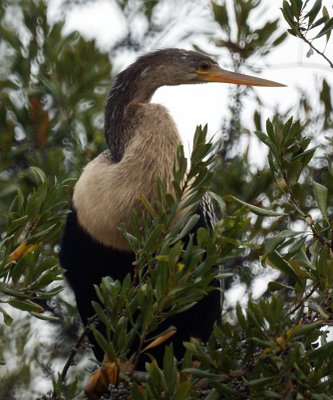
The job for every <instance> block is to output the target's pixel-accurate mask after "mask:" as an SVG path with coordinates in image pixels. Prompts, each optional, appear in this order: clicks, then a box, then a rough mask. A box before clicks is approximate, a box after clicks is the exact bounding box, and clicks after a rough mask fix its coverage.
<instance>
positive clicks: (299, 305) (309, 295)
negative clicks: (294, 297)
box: [289, 285, 317, 315]
mask: <svg viewBox="0 0 333 400" xmlns="http://www.w3.org/2000/svg"><path fill="white" fill-rule="evenodd" d="M316 289H317V285H315V286H313V288H312V289H311V290H310V292H309V293H308V294H307V295H306V296H305V297H304V298H303V299H302V300H301V301H300V302H299V303H298V304H297V306H295V307H294V308H293V309H292V310H291V311H290V313H289V314H290V315H291V314H294V313H295V312H296V311H297V310H298V309H299V308H301V307H302V305H303V304H304V303H305V302H306V301H307V300H308V299H309V298H310V297H311V296H312V295H313V293H314V292H315V291H316Z"/></svg>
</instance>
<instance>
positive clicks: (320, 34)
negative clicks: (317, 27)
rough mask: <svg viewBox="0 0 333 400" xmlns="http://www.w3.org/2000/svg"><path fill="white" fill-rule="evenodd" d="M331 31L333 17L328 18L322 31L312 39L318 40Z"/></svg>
mask: <svg viewBox="0 0 333 400" xmlns="http://www.w3.org/2000/svg"><path fill="white" fill-rule="evenodd" d="M332 29H333V17H332V18H330V19H329V20H328V21H327V22H326V24H325V25H324V27H323V29H322V30H321V31H320V32H319V33H318V35H317V36H315V37H314V39H318V38H320V37H322V36H324V35H326V34H328V33H330V32H331V31H332Z"/></svg>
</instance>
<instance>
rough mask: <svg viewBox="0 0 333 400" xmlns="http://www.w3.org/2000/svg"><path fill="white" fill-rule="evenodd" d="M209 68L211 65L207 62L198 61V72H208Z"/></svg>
mask: <svg viewBox="0 0 333 400" xmlns="http://www.w3.org/2000/svg"><path fill="white" fill-rule="evenodd" d="M210 68H211V63H210V62H209V61H206V60H204V61H200V63H199V65H198V70H199V71H208V70H209V69H210Z"/></svg>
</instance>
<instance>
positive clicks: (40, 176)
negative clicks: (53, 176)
mask: <svg viewBox="0 0 333 400" xmlns="http://www.w3.org/2000/svg"><path fill="white" fill-rule="evenodd" d="M29 170H30V171H32V172H33V175H34V176H35V177H37V178H38V180H39V181H40V182H41V183H45V182H46V175H45V173H44V171H42V170H41V169H40V168H37V167H33V166H32V167H30V168H29Z"/></svg>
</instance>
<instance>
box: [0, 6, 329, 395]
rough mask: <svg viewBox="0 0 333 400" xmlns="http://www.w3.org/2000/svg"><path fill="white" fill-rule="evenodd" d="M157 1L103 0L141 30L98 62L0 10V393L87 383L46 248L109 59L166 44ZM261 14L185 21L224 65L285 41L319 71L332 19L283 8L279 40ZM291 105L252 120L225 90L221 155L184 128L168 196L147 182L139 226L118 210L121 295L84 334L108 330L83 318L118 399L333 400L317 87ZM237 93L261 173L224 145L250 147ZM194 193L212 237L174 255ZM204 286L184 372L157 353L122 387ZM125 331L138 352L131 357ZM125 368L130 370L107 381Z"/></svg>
mask: <svg viewBox="0 0 333 400" xmlns="http://www.w3.org/2000/svg"><path fill="white" fill-rule="evenodd" d="M78 3H84V2H78ZM166 3H167V2H166V1H162V0H161V1H152V2H145V1H140V0H137V1H135V0H133V1H117V5H118V6H119V9H120V10H121V11H122V13H123V16H124V17H125V18H126V20H127V21H130V20H132V21H133V19H134V18H141V20H142V19H144V20H145V22H146V23H145V24H144V26H145V28H144V31H143V32H141V35H138V34H137V32H134V28H133V27H132V26H135V24H134V25H131V24H130V23H129V25H128V30H127V32H126V33H125V34H124V37H123V38H121V39H120V40H119V42H117V43H115V44H114V45H113V47H112V48H110V49H109V50H110V55H111V59H110V57H109V56H108V55H107V54H105V53H103V52H101V51H100V50H99V49H98V47H97V45H96V43H95V41H94V40H86V39H84V38H83V37H82V36H80V34H78V33H76V32H75V33H70V34H64V33H63V32H64V30H63V28H64V22H63V20H61V21H59V22H53V23H50V22H49V20H48V18H47V11H48V10H47V4H46V3H45V2H43V1H41V0H27V1H25V2H23V3H22V4H21V2H16V1H14V0H11V1H10V0H7V1H3V2H2V3H1V5H0V40H1V42H0V199H1V202H0V312H1V315H2V319H1V320H0V335H1V341H0V361H1V365H0V376H1V380H0V397H1V398H4V399H5V398H6V399H7V398H8V399H11V398H13V399H15V398H17V399H18V398H20V399H21V398H24V399H36V398H37V397H38V396H43V399H53V400H60V399H71V398H73V397H74V394H75V393H76V392H78V391H80V390H81V389H82V386H83V381H84V380H86V376H84V374H83V371H85V367H86V366H87V357H89V356H90V353H89V349H88V348H87V346H86V345H85V344H84V336H85V335H82V330H83V328H82V327H80V325H79V323H78V317H77V315H76V313H75V306H74V305H73V300H72V297H71V296H70V294H69V292H70V290H69V289H68V288H67V287H66V282H65V281H64V280H63V271H62V269H61V268H60V266H59V263H58V258H57V254H58V251H59V248H58V244H59V238H60V235H61V231H62V226H63V222H64V219H65V217H66V215H67V213H68V206H69V203H70V196H71V190H72V187H73V184H74V183H75V180H76V178H77V177H78V175H79V174H80V171H81V169H82V167H83V166H84V165H85V164H86V163H87V162H88V161H89V160H91V159H92V158H94V157H95V156H96V155H97V154H99V153H100V152H101V151H102V150H103V149H104V148H105V144H104V139H103V114H102V112H103V106H104V99H105V96H106V94H107V91H108V89H109V87H110V85H111V82H112V74H113V70H112V62H113V61H114V58H116V57H117V55H118V54H120V53H121V52H122V51H123V50H124V49H126V50H129V51H132V52H136V51H138V50H140V51H144V50H145V46H147V45H148V44H150V43H152V42H153V41H154V40H157V39H158V38H160V37H163V36H165V35H168V34H169V32H170V20H169V19H168V18H165V19H161V18H160V15H161V12H162V11H163V7H167V4H166ZM173 3H175V4H173ZM179 3H181V4H182V7H180V8H179V9H177V10H178V11H182V12H184V13H186V12H187V11H188V10H189V8H187V7H192V6H193V5H195V4H196V2H195V1H194V0H193V2H192V1H190V2H184V3H183V2H172V4H171V7H170V10H171V8H172V6H175V7H176V4H178V6H179ZM185 3H186V4H188V6H187V5H186V4H185ZM69 6H71V7H77V6H79V4H76V3H75V4H74V3H72V2H64V9H63V10H65V7H69ZM169 6H170V5H169ZM261 7H262V2H261V1H260V0H237V1H235V2H234V3H233V7H230V4H229V3H228V4H226V2H223V1H222V2H212V4H210V3H209V4H208V3H207V7H206V8H205V7H203V8H202V10H201V9H200V10H201V11H202V12H207V9H209V12H210V14H209V15H210V18H211V21H210V22H209V23H210V24H211V27H212V29H213V28H214V34H210V37H208V39H211V41H212V42H213V43H214V48H215V50H216V52H219V51H221V52H222V53H223V54H224V59H229V60H230V64H231V65H232V68H233V69H234V70H237V71H239V70H242V71H245V70H246V69H247V70H252V71H255V72H257V65H256V60H257V59H258V58H260V59H261V61H263V62H264V60H266V59H267V58H266V57H268V56H269V55H270V53H271V52H273V51H274V50H275V49H276V47H278V46H280V45H281V44H282V43H284V41H285V40H286V39H287V37H288V35H289V34H290V35H292V36H294V37H296V38H298V40H301V41H304V43H305V44H306V45H307V46H308V47H309V52H308V56H309V57H310V56H311V55H312V54H313V53H317V54H319V55H320V56H321V57H322V58H323V60H325V63H327V65H328V66H329V68H332V66H333V64H332V59H331V58H330V56H329V55H327V54H326V52H325V48H323V49H322V48H321V47H320V45H321V43H322V42H321V41H322V40H323V39H324V40H325V41H326V44H330V43H331V41H330V40H331V32H332V29H333V17H332V15H330V12H331V11H330V10H327V8H325V7H324V6H323V5H322V1H321V0H285V1H283V2H282V3H281V11H282V13H281V15H282V16H283V18H284V20H285V21H286V23H287V24H288V26H289V28H288V32H286V31H284V30H283V29H282V28H281V23H280V21H279V20H278V19H275V20H270V21H268V22H267V20H266V19H264V18H263V19H262V20H263V21H264V22H260V21H259V22H258V23H257V24H256V25H255V26H254V24H252V22H251V21H253V16H254V15H256V13H258V10H259V11H260V10H261ZM64 15H65V11H64ZM170 15H172V12H171V11H170ZM205 15H206V14H205ZM14 16H15V18H14ZM176 25H177V24H176ZM174 28H175V27H174ZM178 28H179V26H178ZM194 33H196V34H198V33H200V32H199V31H196V32H194ZM178 35H180V36H181V34H179V30H178ZM182 35H183V37H181V38H182V39H184V37H185V36H188V32H185V31H183V32H182ZM201 35H202V37H206V38H207V33H206V34H205V35H204V33H203V32H202V33H201ZM190 39H191V40H192V39H193V41H195V39H194V36H193V37H190ZM177 40H180V37H177ZM172 45H173V46H176V47H177V42H176V43H172ZM202 47H203V45H201V50H202V51H205V48H202ZM196 48H198V46H196ZM207 48H208V45H207ZM210 49H211V45H210ZM92 60H93V62H92ZM261 65H263V63H262V64H261ZM300 93H301V96H300V101H299V103H297V104H295V106H294V107H293V108H292V109H290V110H288V111H287V112H281V111H280V110H275V111H274V112H271V115H270V118H269V119H268V120H267V121H266V122H264V118H263V111H264V110H263V109H264V105H263V103H262V101H261V99H260V98H259V97H258V95H257V94H256V92H255V91H254V90H253V89H251V88H247V89H244V88H243V87H234V88H232V89H230V96H229V103H228V104H229V109H228V113H227V114H226V117H225V119H224V121H223V125H222V134H221V140H220V142H219V143H217V144H216V145H213V144H212V143H209V142H207V139H206V128H198V129H197V132H196V134H195V137H194V143H193V150H192V155H191V160H189V161H187V160H186V159H185V157H184V155H183V151H182V149H179V152H178V155H177V163H176V165H175V169H174V178H175V179H174V189H175V193H174V195H171V194H169V193H166V192H165V188H164V185H163V182H157V183H156V184H157V188H158V193H159V199H158V202H157V203H156V204H150V203H149V202H148V201H147V200H146V199H144V198H143V199H142V201H143V203H144V205H145V207H146V210H147V217H146V219H145V221H144V226H143V228H142V229H140V227H139V223H138V221H137V218H136V216H135V215H133V217H132V220H133V227H132V228H133V229H132V232H131V233H128V232H126V231H125V230H124V229H123V234H124V236H125V237H126V238H127V240H128V241H129V243H130V245H131V247H132V248H133V250H134V251H135V253H136V255H137V257H136V264H135V268H136V269H135V271H136V272H135V274H134V276H133V277H132V278H131V277H128V278H126V279H125V280H124V281H123V282H115V281H113V280H112V278H110V277H106V278H105V279H104V280H103V281H102V283H101V285H100V286H99V287H96V290H97V293H98V297H99V299H100V301H101V303H100V304H97V303H95V304H94V308H95V311H96V316H92V317H93V318H92V321H93V320H96V318H98V319H99V320H100V321H101V322H102V323H103V324H104V325H105V327H106V329H105V331H103V332H104V333H101V332H99V331H97V330H96V329H95V328H94V326H93V323H92V324H91V326H90V327H88V328H86V330H87V329H90V328H91V329H93V330H94V334H95V337H96V340H97V341H98V343H99V344H100V346H101V347H102V348H103V350H104V351H105V353H106V354H107V355H108V358H109V360H110V361H113V362H116V363H117V364H118V367H119V368H120V375H119V382H118V383H121V385H122V386H124V387H125V388H126V390H127V391H129V392H130V393H131V396H132V398H134V399H137V400H156V399H174V400H176V399H177V400H182V399H196V398H205V399H207V400H214V399H318V400H324V399H331V398H332V397H333V365H332V363H333V361H332V360H333V341H332V340H331V338H330V326H331V325H332V323H333V293H332V291H333V258H332V254H333V245H332V243H333V236H332V232H333V226H332V212H333V211H332V210H333V198H332V193H333V183H332V182H333V179H332V178H333V166H332V153H333V147H332V145H333V143H332V130H333V122H332V121H333V108H332V89H331V86H330V83H329V82H328V81H327V80H325V79H321V80H320V85H319V86H318V90H317V92H316V93H314V94H311V96H310V95H309V94H308V93H306V91H305V90H304V89H300ZM249 97H251V98H252V99H254V101H255V102H256V105H257V107H256V108H255V111H254V113H253V127H254V128H253V131H254V134H253V136H255V137H256V138H258V140H259V141H260V143H261V144H262V145H265V146H266V148H267V150H268V153H267V154H268V156H267V164H266V166H265V167H264V168H263V169H261V170H255V169H254V168H252V167H251V160H250V159H249V157H248V154H247V152H246V151H245V152H244V153H242V152H240V150H239V148H240V143H241V141H242V140H243V139H244V137H248V135H249V127H248V126H247V127H244V126H243V118H242V117H243V115H242V113H243V107H242V106H243V105H244V104H245V102H246V100H247V99H248V98H249ZM203 122H204V121H203ZM251 129H252V128H251ZM186 171H189V172H187V175H186ZM185 175H186V178H185ZM207 190H210V191H211V196H212V197H213V198H214V199H215V201H216V209H217V211H218V214H219V215H220V219H219V221H218V222H217V223H216V225H215V230H214V234H213V235H210V234H209V232H208V231H207V230H205V229H202V228H201V229H200V230H199V231H198V232H197V234H196V235H195V237H192V238H191V240H189V241H188V242H186V243H184V242H183V240H182V239H183V238H184V237H185V236H186V235H187V233H188V232H189V231H191V228H192V227H193V226H195V223H196V222H197V216H196V215H195V214H194V213H193V212H192V214H191V216H188V215H187V216H186V217H184V218H183V220H182V221H180V222H179V223H177V224H176V225H174V224H173V223H172V222H173V220H174V216H175V214H176V212H177V211H178V210H179V209H180V208H184V207H187V206H190V207H193V206H195V205H196V204H197V202H198V200H199V199H200V198H201V196H202V195H203V193H204V192H205V191H207ZM185 193H186V201H185V203H184V201H183V200H182V199H183V198H184V194H185ZM218 264H219V265H221V266H222V267H221V268H215V267H214V265H218ZM274 271H275V272H274ZM216 274H217V275H218V276H219V278H220V279H221V281H222V282H224V286H225V292H226V294H225V302H224V310H223V323H222V325H221V326H215V328H214V330H213V332H212V334H211V337H210V340H209V341H208V343H199V342H198V341H197V340H195V339H193V340H192V341H191V342H189V343H186V344H185V346H186V349H187V352H186V356H185V358H184V360H182V361H181V360H175V358H174V356H173V350H172V346H169V347H167V349H166V352H165V357H164V362H163V365H157V363H156V362H155V361H154V362H152V363H151V364H150V365H149V366H147V374H145V376H144V379H143V382H137V379H134V378H135V374H134V370H135V361H136V359H137V355H138V354H139V353H140V351H142V350H143V349H144V348H146V351H148V352H149V348H151V347H153V346H158V345H160V344H161V343H162V342H163V341H164V340H165V338H166V337H168V336H169V335H172V330H173V327H170V328H169V330H167V331H166V332H165V333H164V335H162V336H161V337H157V338H156V337H152V332H153V331H154V329H155V328H156V326H157V325H158V324H160V323H161V322H163V320H165V319H166V318H167V317H168V316H169V315H172V314H174V313H176V312H180V311H182V310H185V309H187V308H188V307H190V306H191V305H192V304H193V303H195V302H196V301H197V300H198V299H200V298H201V297H202V296H204V295H205V294H206V293H207V292H208V291H210V290H213V288H212V287H211V281H212V279H213V277H214V276H216ZM267 276H268V277H269V283H268V285H267V287H266V286H265V287H263V290H262V292H263V295H262V296H261V298H259V299H257V298H253V296H252V294H251V293H252V290H253V285H254V282H258V280H259V279H260V277H261V278H262V277H266V278H267ZM239 285H243V287H246V296H245V299H244V298H243V299H241V301H240V302H239V303H237V305H236V306H235V305H234V303H233V302H232V301H231V300H230V292H232V290H233V288H234V287H235V286H239ZM263 285H264V284H263ZM228 293H229V294H228ZM138 309H140V313H139V315H137V310H138ZM134 314H135V323H134V322H133V321H134ZM110 317H111V318H110ZM41 320H42V322H40V324H41V325H38V327H43V328H41V329H44V330H46V332H47V333H46V336H47V340H43V342H42V346H40V344H39V340H40V338H38V341H36V340H34V341H32V340H30V335H31V334H34V333H33V332H34V326H35V325H36V324H37V321H41ZM86 330H85V331H84V333H86ZM137 336H138V337H139V338H140V340H139V342H138V348H137V349H136V350H135V351H134V352H133V353H131V354H130V352H129V350H128V349H129V345H130V344H132V343H133V342H134V341H135V338H136V337H137ZM76 343H79V346H77V347H79V349H77V348H76V347H75V344H76ZM149 346H150V347H149ZM73 349H74V350H73ZM73 360H74V361H75V362H76V363H78V365H77V366H76V367H74V366H72V363H73ZM128 360H130V361H131V362H132V369H128V368H127V369H126V368H122V366H123V365H125V364H126V361H128ZM177 361H181V362H177ZM194 364H195V365H196V368H194ZM59 365H60V367H59ZM59 371H60V372H59ZM41 380H43V381H44V382H48V383H50V382H52V384H49V387H51V386H52V391H51V392H50V393H48V394H47V393H42V391H43V390H42V389H41V387H42V386H41V385H40V383H38V382H40V381H41ZM129 392H127V393H129ZM111 398H112V397H111Z"/></svg>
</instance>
